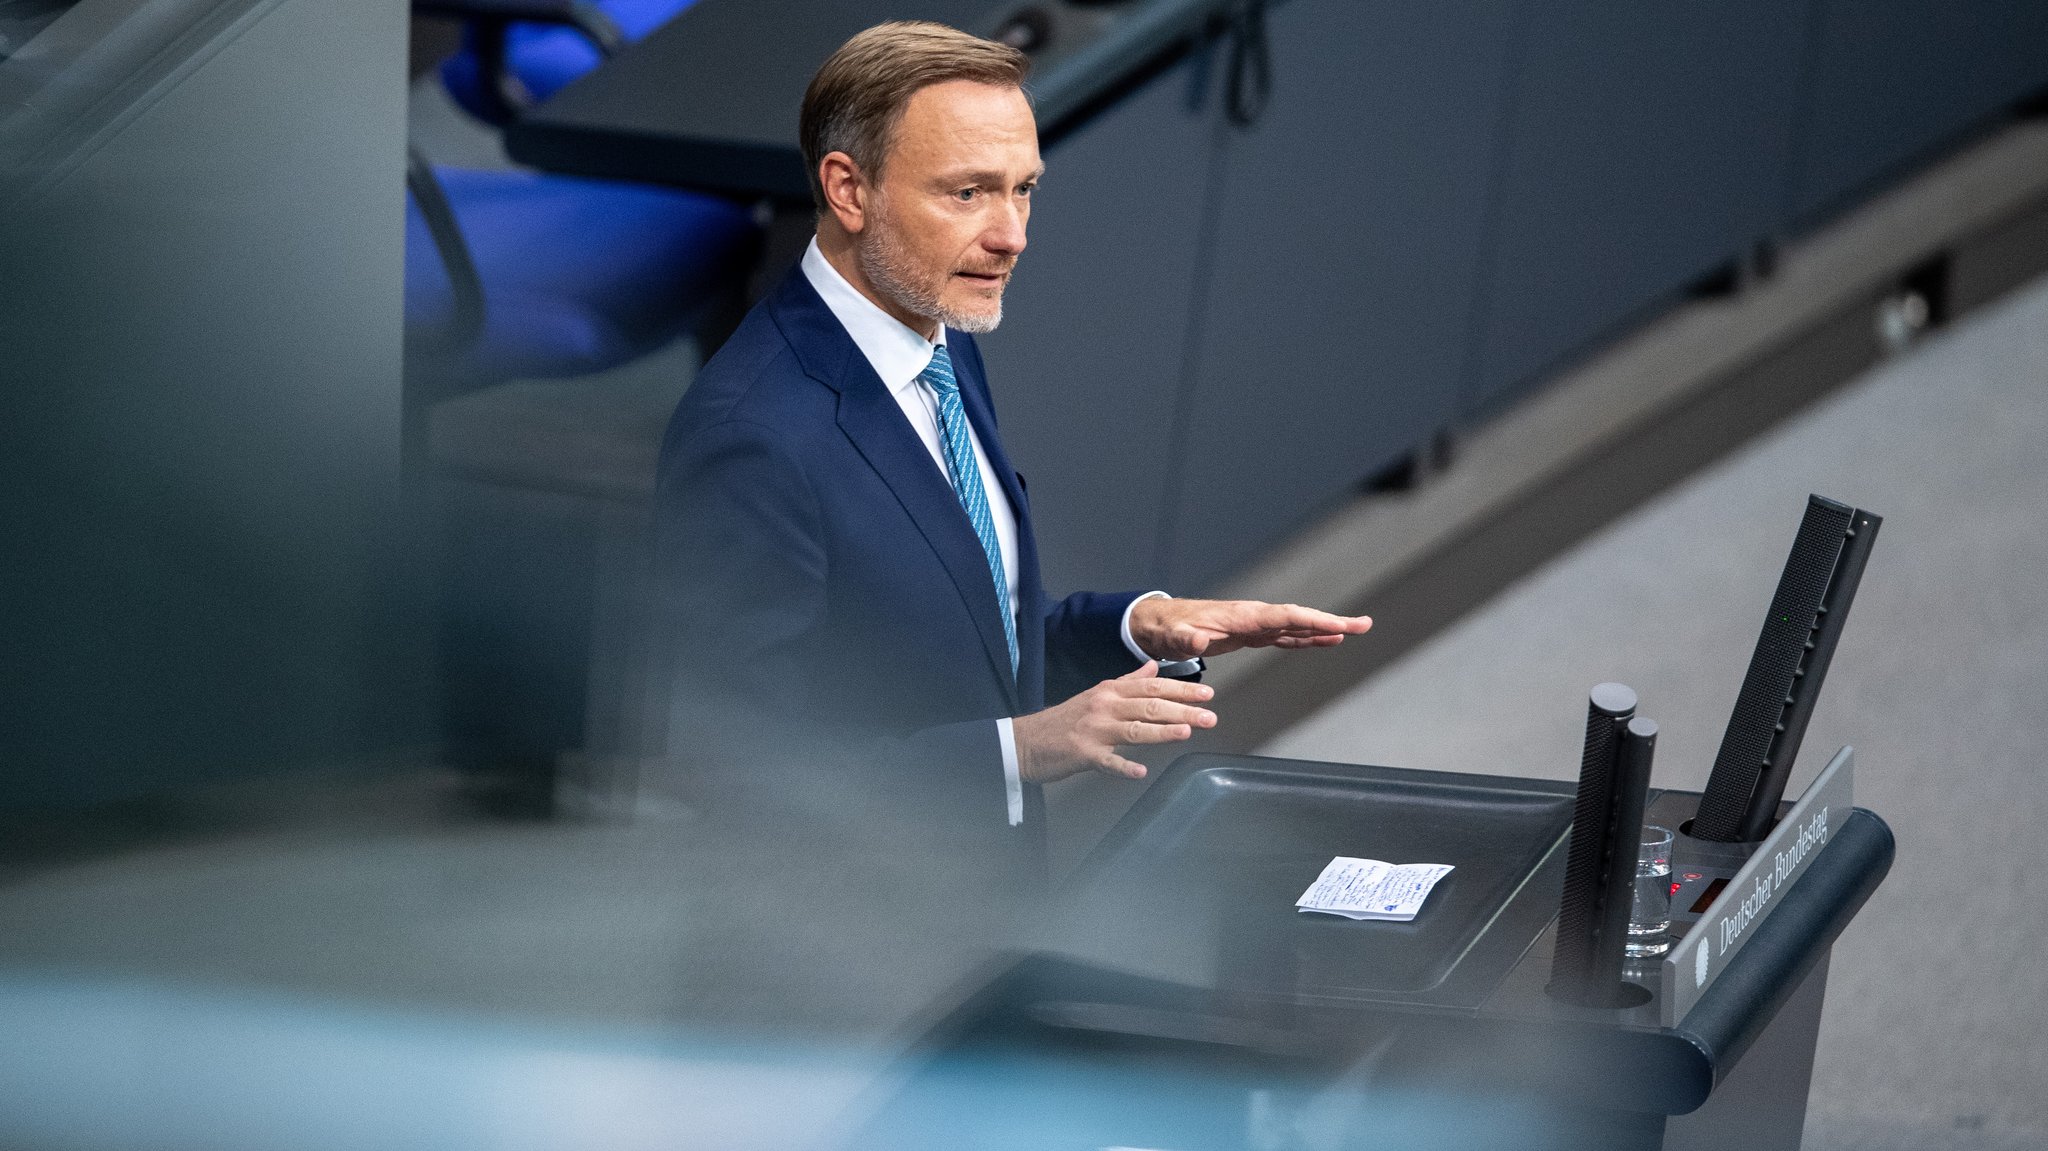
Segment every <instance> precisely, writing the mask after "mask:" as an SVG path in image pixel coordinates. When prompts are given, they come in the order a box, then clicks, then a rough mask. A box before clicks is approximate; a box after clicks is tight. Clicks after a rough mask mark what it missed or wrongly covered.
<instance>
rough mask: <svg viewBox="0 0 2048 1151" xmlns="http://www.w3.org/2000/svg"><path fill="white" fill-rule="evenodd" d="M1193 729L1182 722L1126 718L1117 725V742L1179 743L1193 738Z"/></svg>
mask: <svg viewBox="0 0 2048 1151" xmlns="http://www.w3.org/2000/svg"><path fill="white" fill-rule="evenodd" d="M1194 734H1195V732H1194V729H1193V728H1191V727H1189V726H1188V725H1187V724H1184V723H1146V722H1145V721H1144V720H1142V719H1127V720H1125V721H1124V722H1123V723H1122V724H1120V725H1118V730H1117V740H1116V741H1117V742H1118V743H1179V742H1180V741H1181V740H1184V739H1191V738H1193V736H1194Z"/></svg>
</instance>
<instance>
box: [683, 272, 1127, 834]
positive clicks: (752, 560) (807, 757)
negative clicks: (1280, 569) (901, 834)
mask: <svg viewBox="0 0 2048 1151" xmlns="http://www.w3.org/2000/svg"><path fill="white" fill-rule="evenodd" d="M948 346H949V347H950V349H951V352H952V360H953V365H954V369H955V373H956V375H957V376H958V378H959V382H960V390H961V396H962V400H963V402H964V406H965V408H966V411H967V416H968V419H969V421H970V422H971V423H972V424H973V426H974V430H975V433H976V435H977V436H978V437H979V438H980V440H981V443H982V446H983V448H984V450H986V451H987V453H988V455H989V457H990V463H991V464H992V465H993V466H994V470H995V472H996V473H997V475H999V476H1000V477H1001V479H1002V486H1003V492H1004V494H1005V495H1006V496H1008V498H1009V501H1010V507H1011V508H1012V509H1013V510H1014V511H1015V513H1016V518H1017V545H1018V556H1017V572H1018V575H1017V584H1018V586H1017V589H1016V596H1017V603H1018V605H1019V609H1018V614H1019V617H1020V620H1019V626H1018V628H1017V641H1018V648H1019V668H1018V671H1017V673H1016V675H1015V676H1014V677H1013V676H1012V674H1011V671H1010V660H1009V649H1008V645H1007V644H1006V642H1005V640H1004V637H1003V628H1002V617H1001V616H1000V615H999V614H998V612H999V611H1000V610H1002V609H1001V608H1000V607H999V606H998V605H997V602H996V593H995V585H994V581H993V580H992V578H991V577H990V573H989V568H988V561H987V559H986V558H985V556H984V553H983V551H982V548H981V544H980V542H979V540H978V539H977V538H976V536H975V534H974V529H973V527H972V525H971V524H970V523H969V521H968V519H967V515H966V513H965V512H964V511H963V510H962V508H961V506H960V501H959V499H958V498H957V497H956V496H955V494H954V492H953V489H952V487H951V485H950V484H949V483H948V481H947V479H946V477H945V475H944V473H943V472H941V471H940V469H939V468H938V467H937V465H935V464H934V463H933V461H932V457H931V454H930V453H929V452H928V451H927V450H926V448H925V446H924V444H923V442H922V441H921V440H920V439H919V438H918V436H917V433H916V432H915V431H914V430H913V429H912V428H911V426H910V423H909V421H907V420H906V419H905V418H904V415H903V410H902V408H901V407H899V406H898V405H897V403H896V401H895V399H894V398H893V397H892V396H891V395H890V394H889V392H888V390H887V388H886V387H885V386H884V385H883V383H882V381H881V379H880V378H879V377H878V376H876V374H875V372H874V369H873V368H872V367H871V366H870V365H869V364H868V361H867V358H866V356H864V355H863V354H862V353H861V351H860V349H859V348H858V347H857V346H856V345H855V344H854V342H853V339H852V337H851V336H849V335H848V334H847V332H846V330H845V329H844V328H843V327H842V326H841V325H840V323H839V321H838V320H837V318H836V317H834V316H833V315H832V313H831V311H830V309H828V308H827V307H826V306H825V303H824V301H823V300H821V299H820V298H819V297H818V294H817V292H816V291H815V290H814V289H813V288H812V287H811V285H810V282H809V280H808V279H807V278H806V277H805V276H804V274H803V272H802V270H801V268H797V269H793V270H792V271H791V272H790V274H789V275H788V277H787V278H785V279H784V280H783V282H782V284H781V285H780V286H779V287H778V288H777V289H776V290H775V291H774V292H772V293H771V294H770V295H769V296H768V297H767V298H766V299H764V300H763V301H761V302H760V303H759V304H757V305H756V306H755V307H754V309H753V310H752V311H751V312H750V313H748V315H747V317H746V319H745V320H744V321H743V322H742V323H741V324H740V326H739V329H738V330H737V331H736V332H735V333H734V334H733V336H732V338H731V339H730V340H729V341H727V343H726V344H725V345H724V347H722V348H721V349H720V350H719V351H718V353H717V354H716V355H715V356H713V357H712V358H711V360H710V362H709V363H707V364H706V365H705V366H704V368H703V370H702V371H701V372H700V373H699V374H698V376H697V379H696V381H695V382H694V383H693V384H692V385H691V387H690V390H689V392H688V393H687V394H686V395H685V396H684V398H683V400H682V402H681V404H680V405H678V407H677V408H676V412H675V415H674V417H673V418H672V419H671V421H670V423H669V427H668V433H667V436H666V439H665V440H664V442H663V445H662V452H661V465H660V475H659V489H658V496H657V504H656V514H657V517H658V522H657V538H658V540H659V541H660V547H661V569H660V570H661V578H662V580H663V581H664V587H665V590H666V592H667V604H668V606H669V608H670V611H671V612H672V627H673V634H674V640H673V642H674V643H675V645H676V647H675V651H676V654H677V658H678V661H679V664H680V666H679V667H678V669H677V671H678V675H677V677H676V682H677V684H678V695H677V709H676V715H677V717H678V724H677V728H676V730H674V731H672V733H671V745H672V747H674V748H675V750H676V752H677V754H678V756H680V757H681V758H682V759H684V760H685V761H686V762H688V763H691V764H692V765H694V766H695V768H696V769H697V771H698V772H699V775H700V778H702V779H703V780H704V781H706V784H707V786H708V787H709V789H710V790H711V791H712V792H714V793H715V792H717V791H719V790H722V789H734V790H739V791H744V792H747V793H748V794H749V795H750V797H751V799H752V800H760V799H762V798H764V797H771V798H772V799H774V800H775V801H778V802H780V803H783V804H785V805H786V804H790V803H795V804H796V805H798V806H804V805H807V804H808V805H810V806H813V807H815V808H816V813H817V814H820V815H824V816H827V817H830V816H831V815H832V814H833V813H835V812H861V813H862V814H861V815H860V816H859V818H864V819H870V818H882V819H890V818H894V817H898V816H900V817H902V818H904V819H905V820H906V821H907V823H906V826H910V827H918V828H921V829H922V830H923V831H926V832H929V831H936V830H942V829H952V830H959V829H961V828H963V827H965V828H972V829H973V834H975V835H980V836H984V837H987V836H997V837H1009V838H1013V839H1014V838H1016V837H1018V836H1025V837H1037V836H1039V835H1042V831H1041V830H1040V829H1039V827H1038V826H1037V825H1041V824H1042V823H1043V820H1042V817H1041V810H1042V809H1041V808H1040V806H1039V803H1038V796H1037V794H1036V791H1037V789H1036V788H1028V789H1027V792H1028V793H1029V794H1028V796H1027V802H1028V804H1029V807H1028V809H1027V811H1028V814H1027V818H1026V824H1027V829H1026V830H1025V831H1023V832H1012V831H1010V830H1009V829H1008V827H1007V820H1006V818H1005V802H1004V800H1005V795H1004V782H1003V772H1002V760H1001V752H1000V748H999V745H998V743H997V734H996V726H995V724H994V722H993V721H994V720H995V719H997V718H998V717H1002V716H1016V715H1022V714H1026V713H1029V712H1032V711H1036V710H1039V709H1040V708H1043V707H1045V706H1046V705H1047V704H1048V702H1057V701H1059V700H1060V699H1064V698H1065V697H1067V696H1068V695H1071V694H1073V693H1074V692H1076V691H1079V690H1081V689H1083V688H1086V687H1088V686H1089V685H1091V684H1093V683H1095V682H1097V681H1099V680H1102V679H1106V678H1111V677H1114V676H1118V675H1122V674H1124V673H1126V672H1128V671H1130V670H1131V669H1132V668H1133V667H1134V666H1135V663H1134V661H1133V659H1132V658H1131V655H1130V653H1129V652H1128V651H1127V650H1126V649H1125V648H1124V647H1123V644H1122V642H1121V640H1120V638H1119V635H1118V626H1119V623H1120V620H1121V617H1122V614H1123V611H1124V609H1125V607H1126V606H1127V605H1128V604H1129V603H1130V601H1131V600H1132V599H1133V598H1134V596H1135V594H1136V593H1123V594H1114V595H1103V594H1092V593H1083V594H1078V595H1074V596H1070V597H1068V598H1066V599H1064V600H1061V601H1058V602H1052V601H1050V600H1049V599H1048V597H1047V596H1046V594H1045V592H1044V590H1043V588H1042V587H1041V586H1040V583H1039V574H1038V552H1037V545H1036V543H1035V541H1034V539H1033V537H1032V530H1031V507H1030V501H1029V499H1028V497H1027V495H1026V493H1025V488H1024V483H1023V480H1022V477H1020V476H1019V475H1018V474H1017V472H1016V470H1015V469H1014V468H1013V467H1012V466H1011V464H1010V461H1009V458H1008V456H1007V455H1006V454H1005V452H1004V451H1003V446H1002V439H1001V437H1000V436H999V435H998V434H997V430H996V419H995V411H994V408H993V406H992V405H991V403H990V400H989V394H988V384H987V379H986V376H985V374H984V370H983V367H982V362H981V355H980V353H979V351H978V350H977V349H976V347H975V345H974V341H973V340H972V338H970V337H968V336H966V335H964V334H959V333H949V335H948ZM798 792H801V794H796V793H798ZM747 801H748V800H744V799H743V800H741V802H747ZM877 813H879V815H878V814H877ZM934 820H936V821H938V823H937V824H934V823H933V822H932V821H934Z"/></svg>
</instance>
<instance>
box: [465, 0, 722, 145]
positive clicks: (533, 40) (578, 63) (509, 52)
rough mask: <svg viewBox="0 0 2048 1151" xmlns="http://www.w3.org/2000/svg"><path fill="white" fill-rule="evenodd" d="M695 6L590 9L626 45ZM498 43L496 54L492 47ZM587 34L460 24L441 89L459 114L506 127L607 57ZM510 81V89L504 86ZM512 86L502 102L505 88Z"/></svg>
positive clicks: (680, 0)
mask: <svg viewBox="0 0 2048 1151" xmlns="http://www.w3.org/2000/svg"><path fill="white" fill-rule="evenodd" d="M694 3H696V0H597V2H596V3H593V4H591V5H590V7H591V8H594V9H596V10H597V11H598V12H599V13H601V14H602V15H603V16H604V17H608V18H609V21H610V23H611V24H613V25H615V26H616V31H617V34H618V35H619V36H620V37H621V38H622V39H623V40H624V41H625V42H626V43H632V42H634V41H637V40H639V39H640V38H642V37H644V36H646V35H647V34H648V33H649V32H652V31H654V30H655V29H656V28H659V27H661V26H662V25H663V24H665V23H667V22H668V21H669V20H671V19H673V18H675V17H676V16H677V15H679V14H681V13H682V12H683V11H684V10H685V9H687V8H689V7H690V5H692V4H694ZM499 36H502V37H503V46H502V49H500V47H499V46H498V44H496V43H494V42H493V38H495V37H499ZM501 51H502V59H503V68H502V76H501V77H496V78H494V76H493V74H492V73H493V71H494V69H493V68H492V67H491V62H492V60H493V59H494V58H495V57H497V56H498V55H499V53H500V52H501ZM607 54H608V53H607V52H606V51H605V49H604V48H603V46H601V45H599V44H597V43H594V42H593V41H592V38H591V36H590V34H589V33H588V32H586V31H584V30H582V29H579V28H577V27H574V26H570V25H567V24H560V23H553V22H550V23H545V24H540V23H531V22H526V21H519V22H514V23H510V24H500V25H495V26H494V25H493V24H491V23H489V22H484V21H478V20H474V19H472V20H470V21H468V22H467V23H465V25H464V28H463V34H462V49H461V50H460V51H458V52H457V53H456V54H455V55H453V56H451V57H449V58H448V59H447V60H446V61H445V62H444V63H443V64H442V65H441V83H442V84H444V85H445V86H446V87H447V89H448V94H449V95H450V96H452V97H454V99H455V102H456V103H457V104H459V105H461V106H462V108H463V110H465V111H467V112H468V113H469V114H470V115H472V116H475V117H477V118H478V119H480V120H483V121H486V122H488V123H492V124H504V123H506V122H508V121H509V120H510V119H511V118H512V115H513V114H515V113H516V112H517V110H518V107H519V101H522V100H523V101H540V100H545V99H547V98H548V97H549V96H552V95H554V94H555V93H556V92H558V91H560V90H561V89H562V88H563V87H564V86H565V85H567V84H568V83H569V81H571V80H574V79H575V78H577V77H578V76H581V75H583V74H584V73H585V72H588V71H590V70H591V69H592V68H595V67H597V65H598V62H599V61H600V60H602V59H604V57H605V56H606V55H607ZM507 81H510V82H511V83H510V85H508V84H507ZM508 86H512V94H511V95H510V96H509V98H508V94H507V91H506V89H507V87H508Z"/></svg>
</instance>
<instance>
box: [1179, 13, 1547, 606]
mask: <svg viewBox="0 0 2048 1151" xmlns="http://www.w3.org/2000/svg"><path fill="white" fill-rule="evenodd" d="M1513 7H1514V5H1513V3H1512V2H1511V0H1489V2H1487V3H1480V4H1467V5H1457V6H1455V8H1451V7H1441V6H1431V5H1385V4H1359V3H1356V2H1355V0H1295V2H1293V3H1290V4H1286V5H1282V6H1279V7H1276V8H1274V9H1273V10H1272V12H1271V14H1270V17H1269V19H1270V21H1271V28H1270V37H1271V44H1272V58H1273V89H1272V98H1271V103H1270V105H1269V106H1268V107H1267V108H1266V109H1265V111H1264V113H1263V114H1262V115H1261V116H1260V117H1259V119H1258V120H1257V121H1256V122H1255V123H1253V124H1252V125H1251V126H1250V127H1248V128H1243V129H1236V128H1232V129H1227V131H1228V132H1229V143H1228V145H1227V148H1226V153H1225V176H1224V180H1223V192H1222V199H1221V202H1220V205H1219V208H1218V212H1217V223H1216V227H1215V241H1214V243H1215V256H1214V260H1215V262H1214V265H1213V270H1212V272H1211V273H1210V276H1209V294H1208V299H1207V304H1206V307H1205V309H1204V311H1203V313H1202V316H1201V319H1200V324H1199V327H1198V329H1197V331H1196V339H1197V341H1198V342H1197V348H1198V352H1197V355H1196V358H1195V365H1194V372H1193V375H1194V393H1193V397H1192V403H1191V412H1190V416H1189V419H1188V429H1189V430H1188V440H1187V442H1186V443H1185V444H1184V445H1183V446H1182V449H1181V451H1180V453H1179V466H1180V467H1181V469H1182V472H1183V475H1184V477H1185V479H1184V484H1185V488H1184V490H1185V493H1186V495H1185V497H1184V498H1183V500H1182V501H1181V503H1180V505H1179V508H1178V514H1177V516H1176V521H1175V523H1176V527H1175V530H1174V533H1173V539H1172V553H1171V554H1172V561H1171V563H1170V565H1169V571H1170V573H1171V576H1172V578H1173V580H1174V581H1175V582H1176V583H1179V584H1182V585H1183V586H1186V585H1191V584H1200V583H1201V582H1203V581H1205V580H1209V579H1212V578H1214V577H1216V576H1219V575H1220V574H1222V573H1224V572H1227V571H1229V570H1231V569H1233V568H1235V567H1237V566H1238V565H1240V564H1241V563H1243V562H1245V561H1247V560H1249V559H1250V558H1252V557H1254V556H1256V555H1258V554H1259V553H1260V552H1262V551H1263V550H1264V549H1265V548H1266V546H1267V545H1268V544H1270V543H1271V541H1272V540H1274V539H1276V538H1278V537H1279V536H1281V535H1283V534H1284V533H1285V532H1286V531H1287V530H1288V529H1289V528H1291V527H1293V526H1296V525H1297V524H1298V523H1299V522H1301V521H1302V520H1303V519H1304V518H1306V517H1307V516H1309V515H1311V514H1313V513H1314V511H1315V510H1316V509H1317V508H1319V507H1321V506H1324V505H1326V504H1328V503H1329V502H1330V501H1332V500H1334V499H1337V498H1338V497H1340V496H1341V495H1342V494H1343V493H1344V492H1346V491H1348V490H1351V489H1352V488H1353V487H1354V486H1355V485H1356V484H1357V483H1358V482H1359V481H1361V480H1363V479H1365V478H1366V477H1367V476H1369V475H1371V474H1373V473H1374V472H1376V471H1378V470H1380V469H1382V468H1384V467H1385V466H1386V465H1387V464H1389V463H1391V462H1393V461H1394V460H1396V459H1398V458H1399V457H1400V456H1401V455H1403V454H1404V453H1405V452H1407V451H1408V450H1409V449H1410V448H1413V447H1414V446H1416V445H1417V444H1418V443H1420V442H1422V441H1424V440H1426V439H1427V438H1428V437H1429V436H1430V435H1431V434H1432V433H1434V432H1435V431H1436V430H1437V429H1439V428H1440V427H1442V426H1443V425H1444V424H1445V423H1447V422H1448V421H1449V419H1450V417H1451V415H1452V413H1453V411H1454V409H1455V406H1456V402H1457V390H1458V379H1459V371H1460V358H1461V356H1462V355H1463V354H1464V352H1465V349H1466V347H1467V345H1468V343H1469V340H1468V335H1467V332H1468V328H1469V325H1470V319H1471V314H1472V305H1473V293H1474V291H1475V289H1476V286H1477V277H1478V269H1479V252H1480V235H1481V231H1482V226H1483V224H1484V220H1485V201H1486V183H1487V174H1488V169H1489V166H1490V161H1491V156H1492V154H1493V151H1494V143H1493V142H1494V139H1495V133H1496V131H1497V129H1498V126H1499V123H1500V120H1501V112H1502V101H1503V99H1504V96H1505V90H1506V80H1507V77H1506V73H1507V59H1508V43H1509V39H1510V35H1511V26H1512V11H1513Z"/></svg>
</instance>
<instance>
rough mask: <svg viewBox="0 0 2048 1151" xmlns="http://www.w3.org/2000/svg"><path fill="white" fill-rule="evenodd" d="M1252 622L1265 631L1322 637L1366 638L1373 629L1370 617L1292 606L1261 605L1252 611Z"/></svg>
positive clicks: (1289, 604) (1280, 604) (1290, 604)
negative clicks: (1360, 636) (1354, 636)
mask: <svg viewBox="0 0 2048 1151" xmlns="http://www.w3.org/2000/svg"><path fill="white" fill-rule="evenodd" d="M1249 622H1250V623H1251V625H1252V626H1253V627H1255V628H1258V629H1261V630H1264V631H1272V632H1288V631H1293V632H1308V633H1313V634H1319V635H1364V634H1365V633H1366V632H1367V631H1368V630H1370V629H1371V627H1372V617H1370V616H1362V615H1336V614H1334V613H1332V612H1326V611H1318V610H1317V609H1315V608H1312V607H1302V606H1301V605H1300V604H1293V603H1264V604H1259V605H1257V607H1256V608H1254V609H1253V611H1252V619H1251V620H1250V621H1249Z"/></svg>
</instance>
